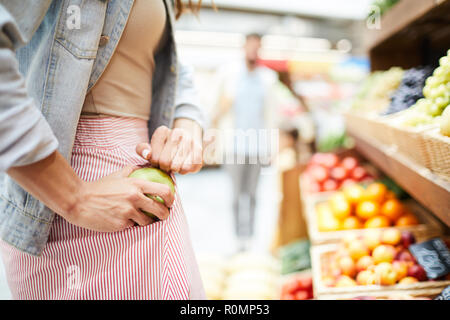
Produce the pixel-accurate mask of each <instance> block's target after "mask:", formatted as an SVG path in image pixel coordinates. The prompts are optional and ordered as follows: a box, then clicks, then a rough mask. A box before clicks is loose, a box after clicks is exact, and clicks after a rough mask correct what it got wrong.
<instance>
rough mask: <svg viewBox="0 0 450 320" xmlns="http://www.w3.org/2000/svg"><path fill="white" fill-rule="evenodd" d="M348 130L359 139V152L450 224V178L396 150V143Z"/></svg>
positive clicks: (357, 141)
mask: <svg viewBox="0 0 450 320" xmlns="http://www.w3.org/2000/svg"><path fill="white" fill-rule="evenodd" d="M348 133H349V135H351V136H352V137H353V138H354V139H355V148H356V150H357V151H358V152H359V153H361V154H362V155H363V156H364V157H366V158H367V159H369V160H370V161H371V162H373V163H374V164H375V165H376V166H377V167H378V168H380V169H381V170H382V171H384V172H385V173H386V175H388V176H389V177H391V178H392V179H393V180H394V181H395V182H396V183H398V184H399V185H400V186H401V187H402V188H403V189H404V190H406V191H407V192H408V193H409V194H410V195H411V196H412V197H413V198H414V199H416V200H417V201H418V202H420V203H421V204H422V205H423V206H425V207H426V208H428V210H430V211H431V212H432V213H433V214H434V215H435V216H436V217H437V218H439V220H441V221H442V222H443V223H445V224H446V225H447V226H448V227H450V182H448V181H446V180H444V179H442V178H440V177H439V176H437V175H435V174H433V173H432V172H431V171H430V170H428V169H426V168H424V167H422V166H419V165H417V164H416V163H414V162H412V161H411V160H410V159H409V158H407V157H406V156H404V155H402V154H400V153H398V152H396V149H395V147H392V146H391V147H388V146H386V145H383V144H380V142H378V141H376V140H374V139H373V138H370V137H366V136H363V135H362V134H360V133H358V132H352V130H351V128H349V129H348Z"/></svg>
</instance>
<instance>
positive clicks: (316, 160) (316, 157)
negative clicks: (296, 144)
mask: <svg viewBox="0 0 450 320" xmlns="http://www.w3.org/2000/svg"><path fill="white" fill-rule="evenodd" d="M324 155H325V154H324V153H315V154H313V156H312V157H311V160H310V162H311V164H322V163H323V157H324Z"/></svg>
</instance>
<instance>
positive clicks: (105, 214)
mask: <svg viewBox="0 0 450 320" xmlns="http://www.w3.org/2000/svg"><path fill="white" fill-rule="evenodd" d="M135 169H137V168H136V167H126V168H124V169H122V170H121V171H118V172H116V173H114V174H111V175H109V176H106V177H104V178H102V179H100V180H97V181H94V182H84V183H83V185H82V186H81V187H80V188H79V190H78V192H77V195H76V198H77V201H76V203H75V205H74V207H73V208H72V209H71V210H70V212H69V213H68V214H67V215H64V218H65V219H66V220H68V221H69V222H71V223H73V224H75V225H78V226H81V227H85V228H87V229H91V230H95V231H104V232H113V231H120V230H122V229H125V228H128V227H131V226H133V225H134V224H135V223H137V224H139V225H141V226H145V225H148V224H150V223H152V222H154V221H153V219H152V218H150V217H148V216H147V215H145V214H144V213H142V212H141V211H140V209H142V210H144V211H147V212H150V213H152V214H154V215H155V216H157V217H158V218H159V219H161V220H164V219H166V218H167V217H168V215H169V209H168V207H170V206H171V205H172V203H173V201H174V197H173V195H172V192H171V190H170V189H169V187H168V186H166V185H164V184H161V183H153V182H148V181H145V180H141V179H135V178H128V176H129V175H130V174H131V172H133V171H134V170H135ZM144 194H151V195H157V196H160V197H161V198H162V199H163V200H164V202H165V205H164V204H161V203H159V202H157V201H154V200H152V199H150V198H148V197H146V196H145V195H144ZM166 205H167V206H168V207H167V206H166Z"/></svg>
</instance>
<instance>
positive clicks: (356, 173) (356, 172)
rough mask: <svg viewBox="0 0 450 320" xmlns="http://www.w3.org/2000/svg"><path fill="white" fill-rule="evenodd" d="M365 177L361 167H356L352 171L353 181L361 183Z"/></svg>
mask: <svg viewBox="0 0 450 320" xmlns="http://www.w3.org/2000/svg"><path fill="white" fill-rule="evenodd" d="M366 176H367V171H366V169H364V168H363V167H356V168H355V169H353V172H352V178H353V179H355V180H357V181H361V180H362V179H364V178H365V177H366Z"/></svg>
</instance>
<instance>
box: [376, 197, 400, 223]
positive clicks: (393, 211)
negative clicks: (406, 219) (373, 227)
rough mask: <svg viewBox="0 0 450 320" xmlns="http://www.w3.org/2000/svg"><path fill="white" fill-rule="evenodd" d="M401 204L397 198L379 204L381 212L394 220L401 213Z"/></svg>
mask: <svg viewBox="0 0 450 320" xmlns="http://www.w3.org/2000/svg"><path fill="white" fill-rule="evenodd" d="M403 212H404V209H403V205H402V203H401V202H400V201H398V200H397V199H392V200H387V201H386V202H385V203H383V205H382V206H381V214H382V215H384V216H386V217H388V218H389V219H391V220H393V221H395V220H397V219H398V218H400V216H401V215H402V214H403Z"/></svg>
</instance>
